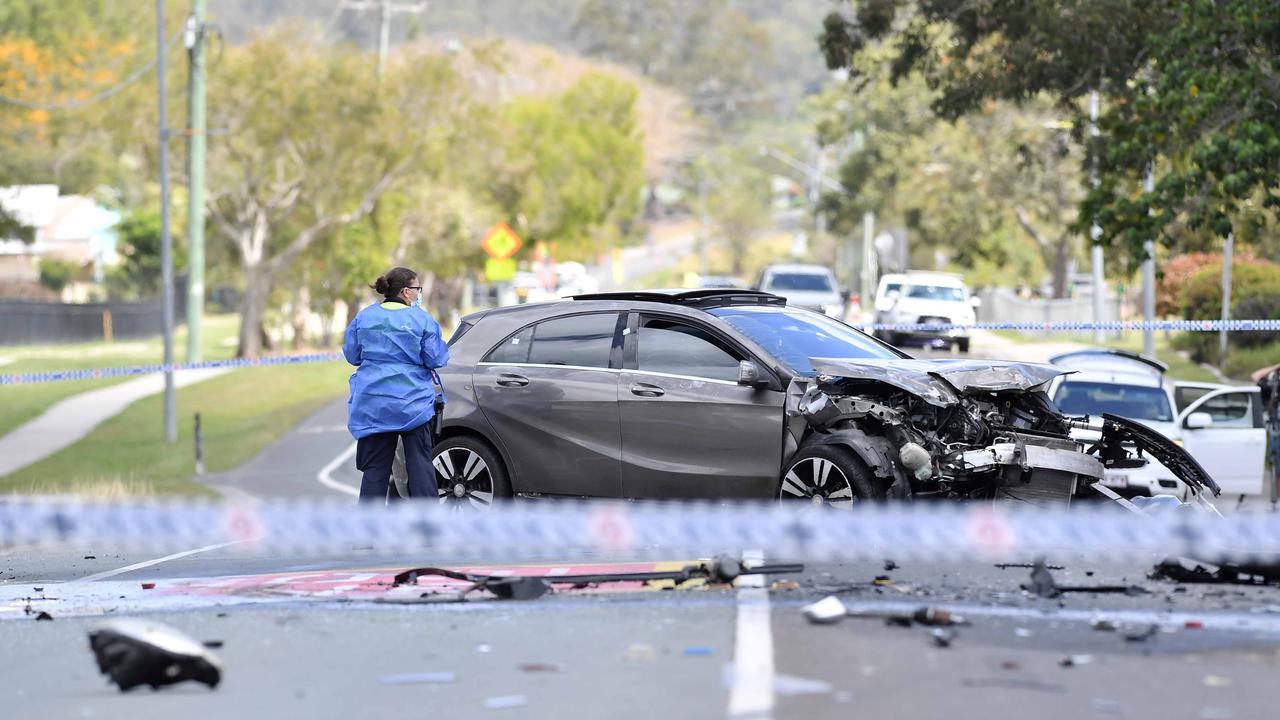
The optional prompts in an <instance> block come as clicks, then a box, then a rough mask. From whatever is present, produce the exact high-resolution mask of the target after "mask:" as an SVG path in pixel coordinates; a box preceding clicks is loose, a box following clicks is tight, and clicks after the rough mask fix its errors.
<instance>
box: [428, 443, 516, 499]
mask: <svg viewBox="0 0 1280 720" xmlns="http://www.w3.org/2000/svg"><path fill="white" fill-rule="evenodd" d="M431 465H432V467H433V468H435V475H436V488H437V491H438V494H439V498H440V504H441V505H443V506H445V507H446V508H448V509H450V510H468V509H474V510H488V509H489V508H490V507H492V506H493V504H494V503H495V502H500V501H501V500H503V499H504V498H509V497H511V481H510V479H509V478H508V477H507V471H506V468H505V467H503V465H502V458H500V457H499V456H498V453H496V452H494V450H493V448H491V447H489V445H488V444H487V443H485V442H484V441H482V440H479V439H477V438H474V437H470V436H467V435H459V436H455V437H451V438H448V439H446V440H443V441H441V442H440V444H438V445H436V446H435V448H433V449H432V452H431Z"/></svg>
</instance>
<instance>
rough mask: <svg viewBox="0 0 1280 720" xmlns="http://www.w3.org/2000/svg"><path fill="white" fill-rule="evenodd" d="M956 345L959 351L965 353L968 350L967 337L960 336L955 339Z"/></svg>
mask: <svg viewBox="0 0 1280 720" xmlns="http://www.w3.org/2000/svg"><path fill="white" fill-rule="evenodd" d="M956 347H958V348H959V349H960V352H962V353H966V354H967V353H968V352H969V338H961V339H959V340H957V341H956Z"/></svg>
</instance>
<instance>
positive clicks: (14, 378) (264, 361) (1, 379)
mask: <svg viewBox="0 0 1280 720" xmlns="http://www.w3.org/2000/svg"><path fill="white" fill-rule="evenodd" d="M341 359H342V353H340V352H323V353H308V354H304V355H276V356H270V357H261V358H238V359H235V360H209V361H206V362H195V363H174V364H172V365H135V366H131V367H114V368H93V369H86V370H55V371H50V372H38V373H20V374H15V375H0V385H32V384H36V383H47V382H59V381H62V380H97V379H100V378H118V377H133V376H135V375H152V374H155V373H162V372H165V371H166V370H168V369H170V368H172V369H173V370H174V371H178V370H207V369H210V368H241V367H261V366H269V365H298V364H300V363H313V362H329V361H332V360H341Z"/></svg>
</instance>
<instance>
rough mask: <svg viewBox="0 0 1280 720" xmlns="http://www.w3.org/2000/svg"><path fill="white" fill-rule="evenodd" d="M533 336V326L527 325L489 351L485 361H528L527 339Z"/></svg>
mask: <svg viewBox="0 0 1280 720" xmlns="http://www.w3.org/2000/svg"><path fill="white" fill-rule="evenodd" d="M532 338H533V328H531V327H527V328H525V329H523V330H521V331H520V332H518V333H516V334H515V335H512V336H511V337H509V338H507V339H506V340H504V341H503V343H502V344H501V345H499V346H498V347H496V348H494V349H493V350H490V351H489V355H488V357H486V358H485V359H484V360H485V362H491V363H526V362H529V340H530V339H532Z"/></svg>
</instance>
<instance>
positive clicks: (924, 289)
mask: <svg viewBox="0 0 1280 720" xmlns="http://www.w3.org/2000/svg"><path fill="white" fill-rule="evenodd" d="M907 297H910V298H920V299H921V300H946V301H947V302H964V288H958V287H949V286H946V285H910V286H908V287H907Z"/></svg>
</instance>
